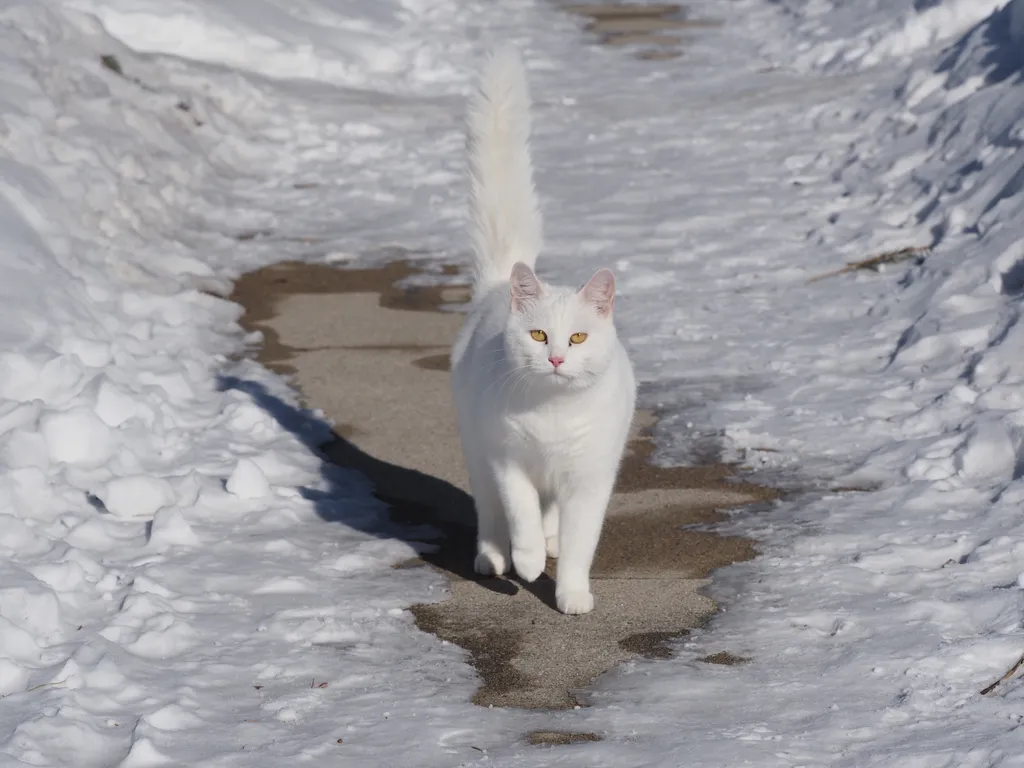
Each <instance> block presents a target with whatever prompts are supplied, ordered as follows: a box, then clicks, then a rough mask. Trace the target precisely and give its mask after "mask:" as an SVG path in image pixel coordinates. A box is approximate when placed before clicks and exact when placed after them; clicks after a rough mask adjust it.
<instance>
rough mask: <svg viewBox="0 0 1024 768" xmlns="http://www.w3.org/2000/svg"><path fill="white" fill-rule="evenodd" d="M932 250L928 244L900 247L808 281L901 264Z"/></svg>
mask: <svg viewBox="0 0 1024 768" xmlns="http://www.w3.org/2000/svg"><path fill="white" fill-rule="evenodd" d="M929 251H931V248H929V247H928V246H927V245H923V246H908V247H907V248H899V249H897V250H895V251H886V252H885V253H880V254H878V255H877V256H872V257H871V258H869V259H862V260H860V261H851V262H849V263H848V264H847V265H846V266H845V267H840V268H839V269H834V270H832V271H831V272H824V273H822V274H820V275H815V276H814V277H812V278H810V279H809V280H808V281H807V283H808V284H810V283H816V282H818V281H819V280H824V279H825V278H826V277H835V276H836V275H845V274H846V273H847V272H856V271H857V270H858V269H873V270H877V269H878V268H879V267H881V266H882V265H884V264H899V263H900V262H901V261H908V260H909V259H912V258H914V257H915V256H920V255H922V254H927V253H928V252H929Z"/></svg>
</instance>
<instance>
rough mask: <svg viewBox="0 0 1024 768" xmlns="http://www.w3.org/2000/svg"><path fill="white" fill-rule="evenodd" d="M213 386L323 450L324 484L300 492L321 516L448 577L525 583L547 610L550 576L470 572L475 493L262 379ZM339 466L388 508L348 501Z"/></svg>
mask: <svg viewBox="0 0 1024 768" xmlns="http://www.w3.org/2000/svg"><path fill="white" fill-rule="evenodd" d="M218 388H219V389H220V390H222V391H223V390H229V389H232V390H237V391H239V392H244V393H245V394H247V395H248V396H249V397H251V398H252V400H253V402H255V403H256V404H257V405H259V406H260V407H261V408H262V409H263V410H264V411H266V412H267V413H268V414H270V415H271V416H272V417H273V418H274V419H275V420H276V421H277V422H278V424H280V425H281V426H282V427H284V428H285V429H286V430H288V431H289V432H291V433H292V434H293V435H295V436H296V437H298V438H299V439H300V440H302V442H303V443H305V444H306V446H307V447H309V448H310V449H311V450H313V451H314V452H316V453H319V454H320V455H321V456H323V458H324V459H325V463H324V468H323V470H322V473H323V480H324V483H323V487H321V488H317V489H314V488H301V489H300V490H301V492H302V495H303V497H304V498H306V499H308V500H310V501H312V502H313V504H314V506H315V509H316V513H317V514H318V515H319V516H320V517H321V518H322V519H324V520H327V521H329V522H333V523H340V524H342V525H347V526H349V527H350V528H354V529H356V530H360V531H363V532H364V533H368V534H372V535H373V536H377V537H379V538H387V539H399V540H401V541H405V542H408V543H409V544H410V545H412V546H413V547H414V548H415V549H416V550H417V551H418V552H420V555H419V560H422V561H423V562H425V563H429V564H430V565H432V566H434V567H435V568H438V569H440V570H443V571H446V572H448V573H450V574H452V575H453V576H456V577H458V578H461V579H466V580H470V581H476V582H477V583H478V584H480V586H482V587H484V588H485V589H488V590H490V591H492V592H497V593H500V594H506V595H514V594H516V593H518V591H519V588H520V587H523V588H524V589H526V590H527V591H529V592H530V593H531V594H533V595H535V596H536V597H537V598H538V599H539V600H541V601H542V602H544V603H545V604H547V605H548V606H550V607H551V608H554V607H555V588H554V587H555V585H554V581H553V580H552V579H551V578H550V577H549V576H548V575H547V574H541V576H540V578H539V579H537V581H535V582H533V583H532V584H526V583H524V582H521V581H519V580H511V579H506V578H484V577H481V576H480V575H479V574H477V573H475V572H474V571H473V558H474V556H475V554H476V519H475V517H476V516H475V514H474V512H473V499H472V497H471V496H470V495H469V494H468V493H466V492H465V491H463V490H462V489H461V488H457V487H456V486H454V485H452V484H451V483H449V482H448V481H446V480H442V479H441V478H439V477H434V476H433V475H428V474H426V473H424V472H420V471H418V470H415V469H410V468H408V467H402V466H399V465H397V464H392V463H390V462H387V461H383V460H381V459H378V458H376V457H375V456H371V455H370V454H368V453H366V452H365V451H363V450H362V449H360V448H359V447H358V446H357V445H355V444H354V443H353V442H351V441H350V440H348V439H346V438H345V437H343V436H342V435H339V434H338V433H337V432H335V431H334V430H331V428H330V427H329V425H327V424H326V423H325V422H324V421H323V420H322V419H320V418H318V417H317V416H316V415H315V414H313V413H312V412H310V411H308V410H305V409H302V408H297V407H295V406H293V405H290V404H289V403H286V402H285V401H284V400H282V399H281V398H279V397H277V396H276V395H274V394H273V393H271V392H270V391H269V390H268V389H267V388H266V386H264V385H263V384H262V383H260V382H256V381H251V380H246V379H241V378H238V377H235V376H221V377H219V379H218ZM336 467H341V468H343V469H350V470H355V471H356V472H358V473H360V474H361V475H363V476H364V477H365V478H366V479H367V480H369V482H370V484H371V485H372V487H373V495H374V496H375V497H376V498H377V499H379V500H380V501H383V502H385V503H386V504H387V505H388V509H387V511H386V512H382V513H380V514H376V515H375V514H367V511H366V510H365V509H364V508H359V506H358V505H353V504H352V503H351V499H352V495H353V489H352V488H351V486H350V483H347V482H346V478H345V473H339V472H337V471H336V469H335V468H336ZM415 562H416V561H413V562H411V563H409V564H407V565H412V564H415Z"/></svg>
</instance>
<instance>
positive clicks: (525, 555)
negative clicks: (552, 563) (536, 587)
mask: <svg viewBox="0 0 1024 768" xmlns="http://www.w3.org/2000/svg"><path fill="white" fill-rule="evenodd" d="M512 562H513V563H515V566H516V573H517V574H518V575H519V578H521V579H522V580H523V581H534V580H535V579H536V578H537V577H538V576H540V575H541V573H543V572H544V565H545V557H544V550H543V549H541V548H539V547H538V548H536V549H513V550H512Z"/></svg>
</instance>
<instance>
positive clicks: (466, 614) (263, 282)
mask: <svg viewBox="0 0 1024 768" xmlns="http://www.w3.org/2000/svg"><path fill="white" fill-rule="evenodd" d="M413 274H414V270H413V268H412V267H411V266H410V265H407V264H404V263H400V262H399V263H393V264H390V265H388V266H386V267H384V268H381V269H374V270H341V269H333V268H331V267H328V266H322V265H309V264H279V265H275V266H272V267H268V268H266V269H263V270H261V271H259V272H255V273H252V274H250V275H246V276H245V277H243V278H242V279H241V280H239V282H238V283H237V285H236V290H235V293H234V295H233V297H232V298H233V299H234V300H235V301H237V302H239V303H240V304H242V305H243V306H244V307H245V309H246V312H245V315H244V317H243V319H242V323H243V325H244V326H245V327H246V329H247V330H250V331H251V330H260V331H262V332H263V334H264V339H265V342H264V345H263V347H262V349H261V350H260V353H259V359H260V360H261V362H263V363H265V364H267V365H268V366H270V367H272V368H274V369H275V370H278V371H280V372H282V373H285V374H290V375H291V376H292V377H293V382H294V383H295V385H296V386H298V388H299V389H300V390H301V391H302V393H303V395H304V397H305V400H306V403H307V405H308V406H310V407H316V408H320V409H322V410H323V411H324V412H325V413H326V414H327V415H328V416H329V417H330V418H332V419H333V420H334V421H335V422H336V424H337V425H338V426H337V427H336V429H335V432H336V437H335V439H334V440H333V441H332V442H331V443H329V444H327V445H325V446H324V447H323V450H324V451H325V453H326V454H327V455H328V456H329V457H330V459H331V460H332V461H334V462H336V463H338V464H340V465H343V466H349V467H353V468H355V469H358V470H359V471H361V472H363V473H364V474H365V475H366V476H367V477H368V478H369V479H370V480H371V481H372V482H373V484H374V486H375V489H376V494H377V495H378V497H379V498H381V499H383V500H385V501H387V502H388V503H389V504H390V505H391V507H392V514H393V518H394V519H395V520H397V521H400V522H403V523H408V524H414V525H415V524H423V523H429V524H431V525H434V526H436V527H438V528H440V529H441V530H442V531H443V532H444V534H445V535H444V538H443V540H442V541H441V542H440V545H439V549H438V551H436V552H434V553H431V554H429V555H424V556H423V557H422V559H417V560H415V561H411V562H408V563H404V564H401V565H400V566H399V567H404V568H409V567H434V568H438V569H441V570H443V571H446V572H447V573H449V574H450V576H451V597H450V599H448V600H446V601H444V602H441V603H435V604H430V605H417V606H413V608H412V611H413V613H414V614H415V616H416V619H417V624H418V625H419V626H420V628H421V629H423V630H425V631H428V632H432V633H434V634H435V635H437V636H438V637H440V638H442V639H445V640H449V641H451V642H453V643H456V644H458V645H460V646H462V647H463V648H466V649H467V650H468V651H469V654H470V660H471V662H472V663H473V664H474V666H475V667H476V669H477V670H478V671H479V673H480V676H481V686H480V689H479V690H478V692H477V694H476V696H475V698H474V700H475V701H476V702H477V703H479V704H483V705H489V704H493V705H495V706H514V707H529V708H566V707H572V706H574V705H576V704H580V703H585V694H584V693H583V692H581V690H580V689H581V688H583V687H584V686H586V684H587V683H589V682H590V681H592V680H593V679H594V678H595V677H597V676H598V675H600V674H601V673H602V672H604V671H606V670H607V669H609V668H611V667H612V666H614V665H615V664H616V663H618V662H620V661H623V660H625V659H628V658H630V657H634V656H637V655H643V656H647V657H664V656H667V655H669V654H670V652H671V651H670V646H669V645H668V641H669V640H671V639H672V638H675V637H678V636H681V635H683V634H685V633H686V631H687V630H688V629H689V628H692V627H695V626H698V625H700V624H701V623H702V622H703V621H704V620H705V619H706V618H707V617H708V616H709V615H710V614H711V613H712V612H713V611H714V609H715V606H714V604H713V603H712V602H711V601H710V600H709V599H707V598H706V597H703V596H701V595H700V594H699V593H698V589H699V588H700V587H701V586H702V585H703V584H705V583H706V579H707V577H708V575H709V573H710V572H711V571H712V570H713V569H714V568H717V567H720V566H723V565H727V564H729V563H732V562H736V561H739V560H743V559H747V558H749V557H751V556H752V555H753V553H754V550H753V548H752V543H751V542H749V541H747V540H745V539H739V538H730V537H721V536H715V535H713V534H709V533H705V532H696V531H689V530H685V529H684V528H683V526H687V525H691V524H694V523H707V522H712V521H714V520H715V519H716V518H717V516H718V510H721V509H724V508H728V507H735V506H739V505H743V504H748V503H751V502H756V501H764V500H768V499H772V498H774V497H775V494H774V493H773V492H772V491H771V490H769V489H764V488H760V487H757V486H752V485H748V484H743V483H736V482H729V481H728V475H729V469H728V468H727V467H724V466H709V467H699V468H674V469H663V468H658V467H655V466H653V465H651V464H650V463H649V462H648V460H647V459H648V457H649V455H650V453H651V451H652V450H653V445H652V443H651V441H650V438H649V436H648V433H649V429H650V427H651V426H652V425H653V424H654V421H655V420H654V417H653V415H652V414H650V413H645V412H641V413H638V415H637V419H636V424H635V427H634V435H633V438H632V440H631V442H630V444H629V453H628V456H627V458H626V460H625V461H624V464H623V468H622V472H621V475H620V479H619V483H618V486H617V491H616V493H615V495H614V497H613V500H612V504H611V507H610V509H609V513H608V520H607V523H606V525H605V529H604V534H603V536H602V540H601V545H600V548H599V551H598V555H597V560H596V562H595V565H594V571H593V579H594V583H593V588H594V592H595V597H596V600H597V607H596V609H595V610H594V612H593V613H590V614H588V615H586V616H580V617H574V616H564V615H562V614H560V613H558V612H557V611H556V610H555V609H554V607H553V602H554V582H553V580H552V579H551V578H550V574H553V573H554V563H553V562H549V567H548V574H549V575H542V576H541V578H540V579H539V580H538V581H537V582H535V583H533V584H529V585H527V584H522V583H520V582H518V581H516V580H515V579H495V578H490V579H481V578H478V577H477V576H476V574H474V573H473V572H472V562H473V553H474V543H473V536H474V532H473V515H472V500H471V499H470V498H469V496H468V494H467V493H466V489H467V488H468V484H467V481H466V475H465V470H464V468H463V462H462V455H461V452H460V448H459V442H458V435H457V431H456V422H455V414H454V410H453V407H452V404H451V400H450V394H449V374H448V350H449V346H450V344H451V342H452V340H453V338H454V336H455V334H456V332H457V330H458V328H459V327H460V325H461V322H462V316H461V315H460V314H457V313H451V312H442V311H441V307H442V305H445V304H454V303H459V302H461V301H465V300H466V298H467V295H466V292H465V290H464V289H454V288H437V287H430V288H422V287H420V288H410V289H402V288H398V287H396V283H397V282H398V281H400V280H402V279H404V278H406V277H409V276H410V275H413ZM733 660H734V659H733V657H731V656H729V654H727V653H724V654H717V655H716V656H715V657H713V658H710V659H709V661H710V662H717V663H729V662H730V661H733Z"/></svg>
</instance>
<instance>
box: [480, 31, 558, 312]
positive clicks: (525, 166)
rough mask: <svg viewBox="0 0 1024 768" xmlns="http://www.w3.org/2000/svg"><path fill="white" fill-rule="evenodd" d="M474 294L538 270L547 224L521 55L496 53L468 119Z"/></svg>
mask: <svg viewBox="0 0 1024 768" xmlns="http://www.w3.org/2000/svg"><path fill="white" fill-rule="evenodd" d="M467 123H468V141H467V148H468V150H469V170H470V182H471V197H470V215H471V218H472V221H471V227H472V235H473V271H474V284H473V292H474V294H479V293H482V291H483V290H485V289H486V288H487V287H488V286H490V285H494V284H495V283H498V282H500V281H507V280H508V279H509V275H510V274H511V272H512V266H513V265H514V264H515V263H516V262H517V261H522V262H524V263H526V264H528V265H529V266H530V267H531V268H533V265H534V263H535V262H536V261H537V254H538V253H539V252H540V248H541V241H542V237H543V235H542V222H541V216H540V208H539V206H538V201H537V193H536V191H535V190H534V187H533V166H532V163H531V161H530V93H529V89H528V87H527V83H526V70H525V68H524V67H523V62H522V60H521V59H520V57H519V53H518V52H517V51H516V50H515V49H514V48H512V47H510V46H502V47H500V48H498V49H497V50H495V51H494V52H493V53H492V54H491V55H490V56H489V57H488V58H487V60H486V62H485V63H484V66H483V69H482V70H481V72H480V77H479V80H478V83H477V87H476V91H475V92H474V93H473V96H472V97H471V99H470V102H469V111H468V116H467Z"/></svg>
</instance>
